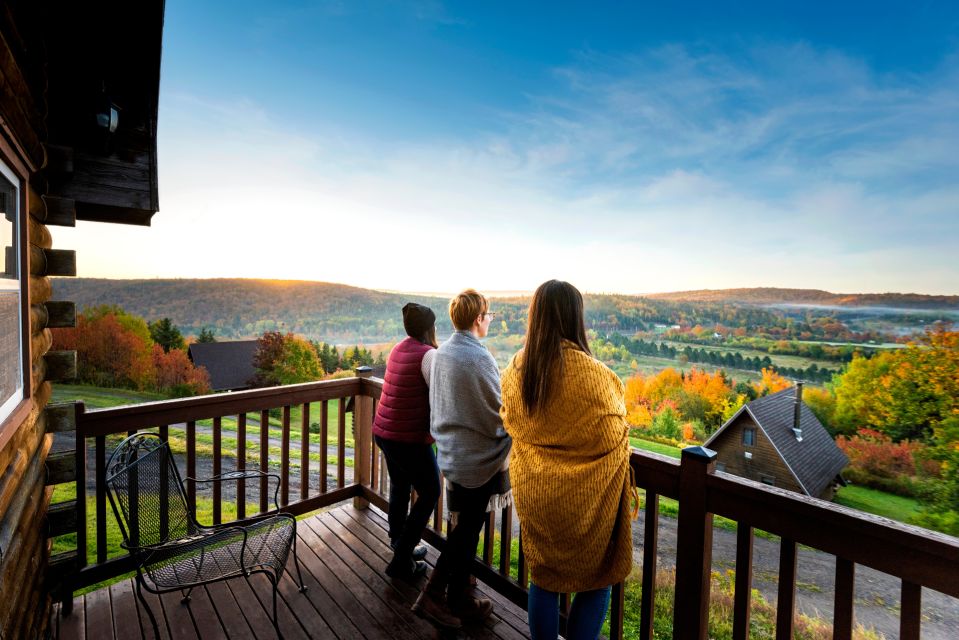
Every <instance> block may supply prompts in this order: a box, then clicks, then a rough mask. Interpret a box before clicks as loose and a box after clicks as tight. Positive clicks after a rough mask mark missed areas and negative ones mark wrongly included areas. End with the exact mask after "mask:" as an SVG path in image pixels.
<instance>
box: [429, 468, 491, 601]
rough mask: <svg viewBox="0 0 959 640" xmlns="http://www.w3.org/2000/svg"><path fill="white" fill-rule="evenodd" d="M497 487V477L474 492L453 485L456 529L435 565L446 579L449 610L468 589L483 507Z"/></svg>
mask: <svg viewBox="0 0 959 640" xmlns="http://www.w3.org/2000/svg"><path fill="white" fill-rule="evenodd" d="M499 486H500V480H499V477H498V475H497V476H493V478H492V479H491V480H490V481H489V482H487V483H486V484H484V485H483V486H481V487H477V488H475V489H469V488H466V487H463V486H460V485H458V484H455V483H454V484H453V491H454V492H455V493H456V505H455V506H456V508H457V509H458V513H459V515H458V516H457V520H456V526H455V527H453V530H452V531H450V532H448V534H447V536H446V548H445V549H443V553H441V554H440V558H439V560H437V561H436V572H437V573H439V574H440V575H441V576H443V577H445V578H446V583H447V585H448V588H447V599H448V601H449V603H450V605H451V606H454V607H455V606H457V605H459V604H460V603H461V602H462V600H463V598H464V597H465V596H466V593H467V590H468V589H469V579H470V573H471V571H472V565H473V558H475V557H476V547H477V545H478V544H479V536H480V531H482V530H483V524H484V523H485V522H486V518H487V512H486V506H487V505H488V504H489V500H490V498H491V497H492V496H493V493H495V491H496V490H497V488H498V487H499ZM448 502H451V501H448Z"/></svg>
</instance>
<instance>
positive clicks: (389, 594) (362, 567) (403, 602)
mask: <svg viewBox="0 0 959 640" xmlns="http://www.w3.org/2000/svg"><path fill="white" fill-rule="evenodd" d="M312 522H313V523H314V524H315V523H321V524H323V525H324V526H326V528H327V531H329V532H330V533H329V534H328V535H325V536H324V540H326V541H327V543H328V544H329V545H330V547H331V548H332V549H333V550H334V551H335V552H336V553H337V554H338V555H339V556H340V557H341V558H343V559H344V561H345V562H347V563H348V564H349V565H350V566H351V567H352V568H353V571H354V572H355V573H356V574H357V575H358V576H360V578H361V579H362V580H363V581H364V583H366V585H367V586H368V587H369V588H370V590H371V591H373V592H374V593H376V594H377V595H378V596H379V597H380V599H381V600H382V601H383V603H384V604H386V605H387V606H388V607H390V608H391V609H392V610H393V611H395V612H396V615H397V616H399V618H400V619H401V620H403V622H405V623H406V624H407V625H408V626H409V627H410V629H411V630H412V631H413V632H414V633H415V634H416V636H417V637H423V636H429V635H432V634H434V633H435V629H436V628H435V627H434V626H433V625H432V624H431V623H430V622H428V621H427V620H424V619H423V618H421V617H419V616H418V615H416V614H415V613H413V611H412V610H411V609H410V607H412V606H413V603H414V602H416V596H417V595H419V591H420V588H422V587H423V585H425V584H426V580H425V578H420V579H419V586H418V587H416V586H413V585H411V584H409V583H407V582H404V581H402V580H393V579H392V578H390V577H388V576H384V575H383V573H382V572H383V571H384V570H385V569H386V563H385V562H384V561H383V559H382V558H381V557H380V556H378V555H376V554H375V553H373V552H372V551H371V550H370V549H369V548H368V547H367V546H366V545H365V544H363V543H362V542H360V541H359V540H358V539H357V538H356V537H354V536H351V535H349V533H348V532H346V531H345V529H344V528H343V525H342V524H340V523H339V522H338V521H337V520H336V519H335V518H334V517H333V514H332V512H327V513H325V514H323V516H321V517H320V518H317V519H314V520H313V521H312ZM374 567H375V568H374Z"/></svg>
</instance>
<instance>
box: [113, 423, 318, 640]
mask: <svg viewBox="0 0 959 640" xmlns="http://www.w3.org/2000/svg"><path fill="white" fill-rule="evenodd" d="M264 476H266V477H268V478H270V479H275V480H276V482H277V487H276V490H275V491H274V494H273V503H274V505H276V506H277V510H279V506H278V505H277V499H276V498H277V493H278V491H279V480H280V478H279V476H277V475H276V474H267V473H263V472H261V471H255V470H250V471H232V472H229V473H224V474H221V475H219V476H216V477H213V478H209V479H207V480H194V481H195V482H199V483H214V482H226V481H236V480H239V479H240V478H257V479H259V478H262V477H264ZM188 479H189V480H193V479H192V478H188ZM106 483H107V489H108V491H107V495H108V496H109V498H110V504H111V506H112V507H113V512H114V514H116V518H117V522H118V523H119V525H120V530H121V532H122V533H123V543H122V546H123V548H125V549H127V550H128V551H129V552H130V554H131V555H132V556H133V559H134V562H135V563H136V571H137V575H136V586H137V597H138V598H139V599H140V602H142V603H143V607H144V609H146V611H147V614H149V616H150V622H151V624H152V625H153V630H154V633H155V634H156V637H158V638H159V637H160V634H159V629H158V627H157V621H156V618H155V617H154V615H153V611H152V610H151V609H150V605H149V604H148V603H147V601H146V599H145V598H144V597H143V592H142V590H143V589H146V590H147V591H149V592H151V593H155V594H161V593H169V592H171V591H180V592H181V593H182V595H183V599H182V602H184V603H185V602H188V601H189V599H190V592H191V591H192V590H193V588H194V587H198V586H201V585H205V584H209V583H211V582H216V581H219V580H226V579H229V578H236V577H240V576H243V577H244V578H246V579H247V580H249V579H250V576H251V575H253V574H254V573H264V574H265V575H266V577H267V578H268V579H269V580H270V583H271V584H272V586H273V618H272V622H273V626H274V628H275V629H276V632H277V635H282V634H281V633H280V627H279V621H278V618H277V615H276V597H277V589H278V585H279V581H280V578H281V577H282V575H283V570H284V568H285V567H286V561H287V557H288V555H289V552H290V549H292V550H293V560H294V563H295V564H296V572H297V578H298V582H299V590H300V592H301V593H302V592H304V591H306V586H305V585H304V583H303V575H302V573H301V572H300V564H299V559H298V558H297V556H296V519H295V518H293V516H291V515H289V514H286V513H275V514H272V515H265V516H258V517H253V518H248V519H245V520H239V521H236V522H230V523H226V524H223V525H215V526H204V525H201V524H200V523H199V522H197V520H196V517H195V516H194V511H193V510H192V509H191V508H190V504H189V501H188V499H187V494H186V491H185V489H184V486H183V480H182V479H181V477H180V472H179V470H178V469H177V466H176V462H175V461H174V459H173V456H172V455H171V453H170V447H169V445H168V444H167V443H166V442H164V441H163V440H161V439H160V437H159V436H158V435H156V434H153V433H138V434H135V435H132V436H130V437H129V438H127V439H125V440H124V441H123V442H121V443H120V444H119V445H118V446H117V448H116V450H115V451H114V452H113V455H111V456H110V460H109V462H108V463H107V478H106Z"/></svg>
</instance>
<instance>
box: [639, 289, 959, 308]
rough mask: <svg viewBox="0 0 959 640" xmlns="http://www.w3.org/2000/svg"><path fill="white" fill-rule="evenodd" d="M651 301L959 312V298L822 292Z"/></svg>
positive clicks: (663, 296) (698, 294)
mask: <svg viewBox="0 0 959 640" xmlns="http://www.w3.org/2000/svg"><path fill="white" fill-rule="evenodd" d="M648 297H650V298H653V299H655V300H670V301H674V302H742V303H746V304H756V305H782V304H791V305H822V306H837V307H895V308H897V309H952V310H956V309H959V296H928V295H922V294H918V293H830V292H829V291H822V290H820V289H780V288H775V287H757V288H753V289H699V290H696V291H676V292H672V293H654V294H650V295H649V296H648Z"/></svg>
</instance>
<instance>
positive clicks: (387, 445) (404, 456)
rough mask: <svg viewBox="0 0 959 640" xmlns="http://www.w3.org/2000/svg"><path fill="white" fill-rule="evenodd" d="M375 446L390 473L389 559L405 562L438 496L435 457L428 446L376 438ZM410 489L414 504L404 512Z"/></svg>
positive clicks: (437, 474) (438, 477) (427, 520)
mask: <svg viewBox="0 0 959 640" xmlns="http://www.w3.org/2000/svg"><path fill="white" fill-rule="evenodd" d="M376 445H377V446H378V447H379V448H380V450H381V451H382V452H383V455H384V456H386V468H387V470H388V471H389V473H390V512H389V517H388V520H389V523H390V540H391V541H392V542H393V543H394V555H393V557H394V558H395V559H397V561H400V562H404V561H405V562H407V563H408V562H409V560H408V559H409V558H410V557H411V556H412V553H413V549H414V548H415V547H416V545H417V543H418V542H419V541H420V537H421V536H422V535H423V528H424V527H426V523H427V522H429V519H430V514H431V513H433V509H434V508H435V507H436V501H437V499H438V498H439V497H440V472H439V469H438V468H437V466H436V456H435V455H434V454H433V445H429V444H416V443H410V442H398V441H396V440H386V439H385V438H381V437H379V436H376ZM410 489H416V502H414V503H413V507H412V508H411V509H409V512H408V513H407V509H408V508H409V504H410ZM402 559H406V560H402Z"/></svg>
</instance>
